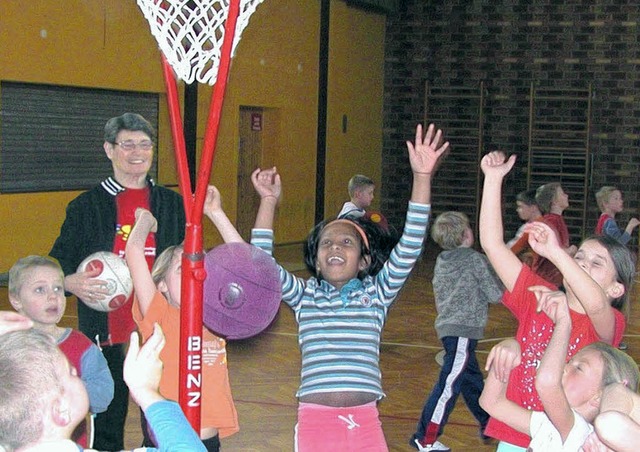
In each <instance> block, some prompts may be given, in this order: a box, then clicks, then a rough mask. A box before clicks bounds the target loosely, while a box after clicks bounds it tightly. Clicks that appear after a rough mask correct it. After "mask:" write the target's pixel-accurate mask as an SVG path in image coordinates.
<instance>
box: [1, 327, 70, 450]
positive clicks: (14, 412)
mask: <svg viewBox="0 0 640 452" xmlns="http://www.w3.org/2000/svg"><path fill="white" fill-rule="evenodd" d="M61 356H62V352H61V351H60V350H59V349H58V346H57V345H56V343H55V340H54V339H53V337H51V336H49V335H48V334H46V333H44V332H42V331H39V330H34V329H30V330H22V331H14V332H11V333H6V334H2V335H0V381H1V382H2V384H0V450H7V451H10V450H15V449H20V448H22V447H24V446H26V445H28V444H31V443H34V442H36V441H38V440H39V439H40V438H41V436H42V434H43V430H44V416H45V413H46V411H47V409H49V407H50V406H51V404H52V403H53V402H54V400H55V398H56V397H57V396H59V395H60V394H62V392H63V388H62V384H61V381H60V378H61V369H60V363H61V360H60V357H61Z"/></svg>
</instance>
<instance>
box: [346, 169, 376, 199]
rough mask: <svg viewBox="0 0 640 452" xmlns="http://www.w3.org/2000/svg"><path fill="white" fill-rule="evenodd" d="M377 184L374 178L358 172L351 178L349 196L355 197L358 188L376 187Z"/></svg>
mask: <svg viewBox="0 0 640 452" xmlns="http://www.w3.org/2000/svg"><path fill="white" fill-rule="evenodd" d="M375 185H376V183H375V182H374V181H373V179H371V178H369V177H367V176H365V175H363V174H356V175H355V176H353V177H352V178H351V179H349V185H348V186H347V190H349V196H351V197H352V198H353V197H354V196H355V194H356V192H357V191H358V190H361V189H363V188H365V187H371V186H373V187H375Z"/></svg>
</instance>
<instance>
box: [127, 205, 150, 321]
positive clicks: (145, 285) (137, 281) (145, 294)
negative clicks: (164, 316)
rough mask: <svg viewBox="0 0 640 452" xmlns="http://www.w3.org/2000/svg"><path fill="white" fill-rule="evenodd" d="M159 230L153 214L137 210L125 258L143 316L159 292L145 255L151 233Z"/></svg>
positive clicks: (144, 210)
mask: <svg viewBox="0 0 640 452" xmlns="http://www.w3.org/2000/svg"><path fill="white" fill-rule="evenodd" d="M157 229H158V223H157V222H156V219H155V217H154V216H153V214H152V213H151V212H149V211H148V210H146V209H141V208H138V209H136V222H135V224H134V225H133V228H132V229H131V233H129V238H128V239H127V245H126V247H125V253H124V258H125V260H126V261H127V266H128V267H129V272H131V279H132V280H133V290H134V292H135V294H136V298H137V299H138V304H139V306H140V312H141V313H142V315H143V316H144V315H146V314H147V310H148V309H149V306H150V305H151V301H152V300H153V297H154V295H155V293H156V290H157V288H156V285H155V283H154V282H153V279H152V278H151V272H150V271H149V265H148V264H147V258H146V257H145V255H144V245H145V242H146V241H147V236H148V235H149V233H150V232H156V230H157Z"/></svg>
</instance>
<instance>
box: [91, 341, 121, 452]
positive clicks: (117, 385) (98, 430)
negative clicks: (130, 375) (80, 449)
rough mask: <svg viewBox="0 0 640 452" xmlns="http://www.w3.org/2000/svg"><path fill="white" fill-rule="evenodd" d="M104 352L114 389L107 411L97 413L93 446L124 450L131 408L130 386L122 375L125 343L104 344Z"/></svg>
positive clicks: (103, 448) (110, 449)
mask: <svg viewBox="0 0 640 452" xmlns="http://www.w3.org/2000/svg"><path fill="white" fill-rule="evenodd" d="M102 354H103V355H104V357H105V358H106V360H107V364H108V365H109V370H110V371H111V376H112V377H113V383H114V388H113V389H114V391H113V400H112V401H111V404H109V408H107V411H105V412H104V413H98V414H97V415H96V419H95V438H94V441H93V448H94V449H96V450H105V451H114V450H123V449H124V426H125V423H126V421H127V411H128V408H129V388H128V387H127V385H126V384H125V382H124V379H123V376H122V369H123V365H124V357H125V344H116V345H109V346H104V347H102Z"/></svg>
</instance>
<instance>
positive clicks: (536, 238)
mask: <svg viewBox="0 0 640 452" xmlns="http://www.w3.org/2000/svg"><path fill="white" fill-rule="evenodd" d="M525 230H526V232H528V233H529V244H530V245H531V249H533V251H535V252H536V253H538V254H539V255H540V256H542V257H546V258H547V259H549V260H550V261H551V262H552V263H553V264H554V265H555V266H556V267H557V268H558V270H560V273H562V277H563V278H564V283H565V287H566V288H567V290H571V292H573V294H574V295H575V297H576V299H577V300H578V301H579V302H580V304H581V305H582V307H583V308H584V310H585V313H586V314H587V316H588V317H589V319H590V320H591V323H593V327H594V328H595V329H596V332H597V333H598V336H600V339H602V340H603V341H604V342H606V343H608V344H611V343H612V341H613V339H614V335H615V322H616V320H615V314H614V308H613V307H612V306H611V302H610V300H609V298H607V294H606V293H605V292H604V290H603V289H602V287H600V285H599V284H598V283H597V282H595V281H594V280H593V278H591V276H589V274H588V273H587V272H586V271H584V270H583V269H582V268H581V267H580V265H581V263H580V262H581V259H582V251H578V252H577V253H576V255H575V257H571V256H570V255H569V254H567V253H566V251H564V250H563V249H562V247H560V245H559V243H558V239H557V236H556V234H554V233H553V231H552V230H551V228H550V227H549V226H548V225H547V224H545V223H541V222H533V223H530V224H528V225H527V227H526V229H525ZM612 290H613V288H612ZM615 290H622V291H624V286H623V285H622V284H617V285H615ZM623 293H624V292H622V293H619V294H618V293H617V294H615V297H612V298H616V297H619V296H621V295H622V294H623Z"/></svg>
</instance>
